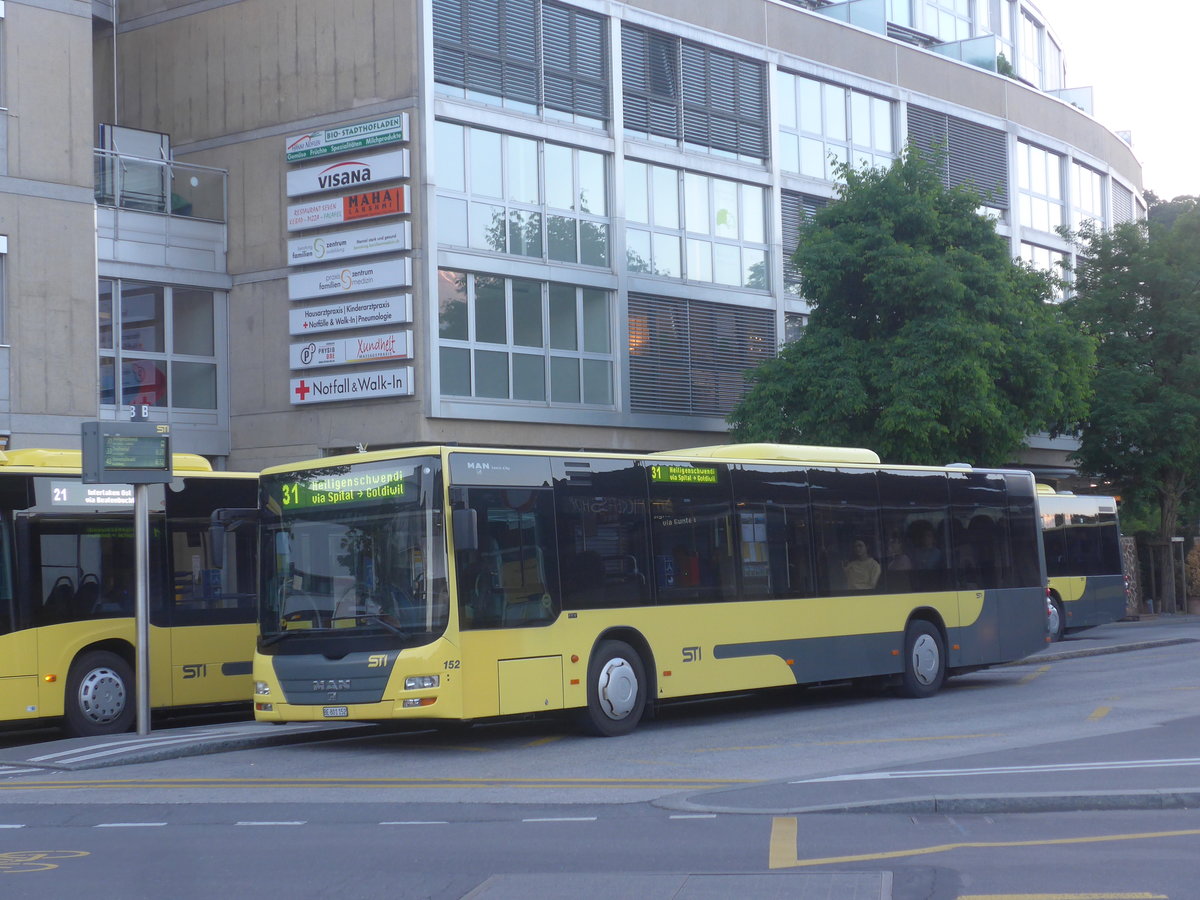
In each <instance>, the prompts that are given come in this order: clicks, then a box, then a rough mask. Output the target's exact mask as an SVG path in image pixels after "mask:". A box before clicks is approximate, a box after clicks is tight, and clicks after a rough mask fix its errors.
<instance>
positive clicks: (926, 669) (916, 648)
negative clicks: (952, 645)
mask: <svg viewBox="0 0 1200 900" xmlns="http://www.w3.org/2000/svg"><path fill="white" fill-rule="evenodd" d="M939 662H940V661H939V657H938V646H937V641H935V640H934V639H933V637H932V636H931V635H928V634H923V635H921V636H920V637H918V638H917V639H916V641H914V642H913V648H912V667H913V674H914V675H916V676H917V681H919V682H921V684H933V682H934V679H935V678H937V673H938V667H939Z"/></svg>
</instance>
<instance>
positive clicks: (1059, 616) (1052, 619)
mask: <svg viewBox="0 0 1200 900" xmlns="http://www.w3.org/2000/svg"><path fill="white" fill-rule="evenodd" d="M1066 627H1067V619H1066V616H1065V615H1064V614H1063V608H1062V601H1061V600H1059V599H1058V598H1057V597H1051V598H1050V605H1049V606H1048V607H1047V608H1046V632H1047V633H1048V634H1049V635H1050V641H1051V642H1052V643H1058V642H1059V641H1061V640H1062V639H1063V635H1064V634H1065V633H1066Z"/></svg>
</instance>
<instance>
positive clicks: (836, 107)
mask: <svg viewBox="0 0 1200 900" xmlns="http://www.w3.org/2000/svg"><path fill="white" fill-rule="evenodd" d="M775 86H776V92H777V95H778V112H779V167H780V168H781V169H782V170H783V171H785V172H796V173H798V174H800V175H807V176H809V177H811V178H821V179H824V180H825V181H837V180H838V177H837V172H836V171H835V168H834V167H835V165H836V164H837V163H849V164H851V165H853V166H855V167H856V168H858V167H861V166H885V165H887V164H888V163H890V162H891V161H892V160H893V159H894V158H895V156H896V138H895V129H894V128H893V125H892V103H891V102H890V101H888V100H884V99H882V98H880V97H872V96H871V95H870V94H863V93H860V92H859V91H852V90H850V89H849V88H844V87H841V86H839V85H836V84H829V83H827V82H823V81H817V80H815V79H812V78H805V77H804V76H802V75H793V74H791V73H790V72H783V71H780V72H779V73H778V74H777V75H776V79H775Z"/></svg>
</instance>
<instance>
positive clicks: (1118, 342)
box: [1065, 198, 1200, 596]
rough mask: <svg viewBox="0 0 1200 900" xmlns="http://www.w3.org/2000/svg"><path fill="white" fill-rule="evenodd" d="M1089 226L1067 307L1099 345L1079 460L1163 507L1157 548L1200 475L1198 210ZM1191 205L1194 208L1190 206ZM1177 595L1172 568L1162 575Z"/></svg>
mask: <svg viewBox="0 0 1200 900" xmlns="http://www.w3.org/2000/svg"><path fill="white" fill-rule="evenodd" d="M1190 199H1191V198H1177V200H1175V201H1171V204H1172V205H1175V204H1179V205H1180V206H1182V208H1175V209H1172V210H1171V212H1172V213H1173V215H1171V216H1170V217H1152V218H1151V221H1150V222H1148V223H1146V222H1138V223H1127V224H1123V225H1118V226H1117V227H1116V228H1114V229H1113V230H1112V231H1108V232H1103V231H1097V230H1095V229H1093V228H1088V229H1085V230H1084V231H1083V232H1082V233H1081V235H1080V237H1079V240H1080V255H1079V262H1078V264H1077V267H1076V273H1075V296H1074V297H1073V298H1072V299H1071V300H1069V301H1068V302H1067V303H1066V304H1065V310H1066V311H1067V312H1068V313H1069V314H1070V315H1071V316H1073V317H1074V318H1075V320H1076V321H1077V322H1078V323H1079V324H1080V326H1081V328H1082V329H1083V330H1084V331H1086V332H1087V333H1089V334H1091V335H1093V336H1094V337H1095V338H1096V340H1097V341H1098V348H1097V358H1096V374H1095V379H1094V382H1093V384H1094V397H1093V399H1092V403H1091V412H1090V414H1089V416H1088V417H1087V419H1086V420H1085V421H1084V423H1083V425H1082V429H1081V435H1080V448H1079V451H1078V452H1077V453H1076V458H1077V460H1078V462H1079V465H1080V468H1081V469H1083V470H1085V471H1087V472H1091V473H1094V474H1096V475H1101V476H1104V477H1106V478H1109V479H1111V480H1113V481H1115V482H1117V483H1118V484H1120V485H1121V489H1122V493H1123V495H1125V496H1127V497H1129V498H1130V499H1132V500H1134V501H1135V502H1141V503H1145V504H1148V505H1153V506H1155V507H1157V509H1158V513H1159V515H1158V529H1159V538H1160V547H1161V546H1165V545H1166V543H1167V542H1168V541H1169V540H1170V538H1171V537H1172V536H1173V535H1175V533H1176V530H1177V527H1178V521H1179V513H1180V511H1181V509H1183V505H1184V504H1185V503H1186V502H1187V501H1188V497H1189V494H1191V493H1192V492H1194V490H1195V488H1196V483H1197V475H1198V474H1200V210H1198V209H1197V208H1196V205H1195V203H1194V202H1193V203H1187V202H1184V203H1182V204H1180V200H1184V201H1186V200H1190ZM1189 207H1190V208H1189ZM1161 571H1162V579H1161V582H1160V584H1161V586H1162V591H1163V592H1164V594H1165V595H1166V596H1170V592H1171V586H1172V585H1173V577H1172V569H1171V567H1170V566H1165V567H1164V568H1162V570H1161Z"/></svg>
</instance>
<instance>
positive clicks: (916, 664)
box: [901, 619, 946, 698]
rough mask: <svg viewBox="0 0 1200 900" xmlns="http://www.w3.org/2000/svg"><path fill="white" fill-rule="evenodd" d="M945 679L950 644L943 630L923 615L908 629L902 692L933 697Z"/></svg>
mask: <svg viewBox="0 0 1200 900" xmlns="http://www.w3.org/2000/svg"><path fill="white" fill-rule="evenodd" d="M945 680H946V647H945V644H944V643H943V642H942V633H941V632H940V631H938V629H937V627H936V626H934V625H932V624H930V623H929V622H926V621H923V620H921V619H916V620H914V621H912V622H910V623H909V625H908V628H906V629H905V630H904V676H903V680H902V682H901V693H903V694H904V696H906V697H916V698H921V697H932V696H933V695H934V694H936V693H937V692H938V689H939V688H940V687H941V686H942V682H943V681H945Z"/></svg>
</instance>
